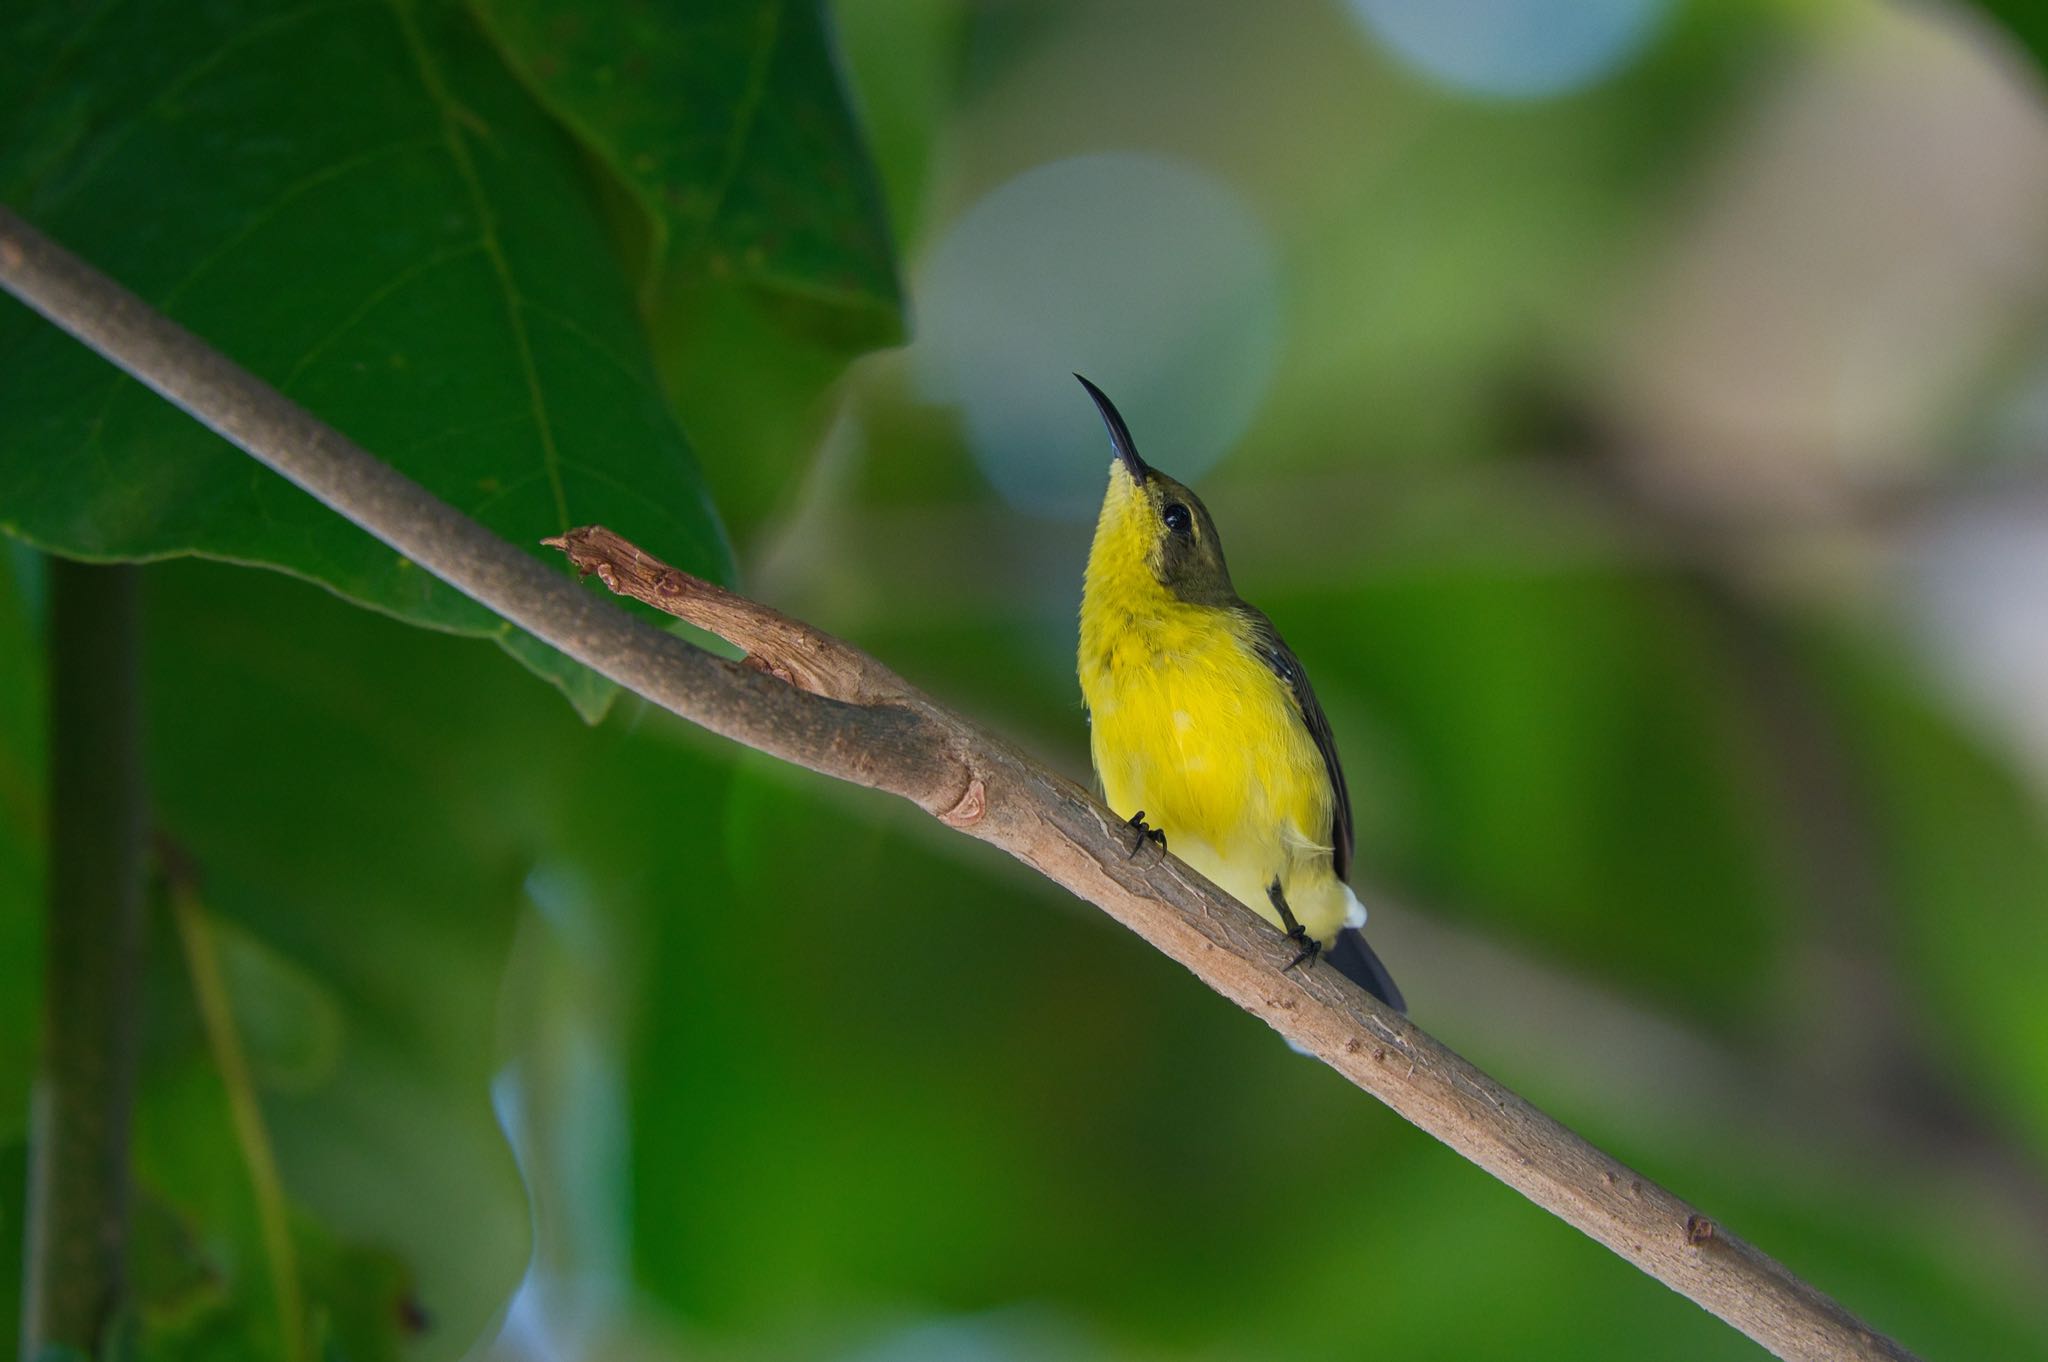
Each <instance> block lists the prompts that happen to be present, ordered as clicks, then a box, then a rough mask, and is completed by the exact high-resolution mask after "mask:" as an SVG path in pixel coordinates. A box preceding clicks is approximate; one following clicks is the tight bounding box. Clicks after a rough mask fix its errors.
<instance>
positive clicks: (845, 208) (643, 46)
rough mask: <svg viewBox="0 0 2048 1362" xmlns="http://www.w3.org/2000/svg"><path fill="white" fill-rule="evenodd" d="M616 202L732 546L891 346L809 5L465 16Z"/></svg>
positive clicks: (503, 5) (834, 90)
mask: <svg viewBox="0 0 2048 1362" xmlns="http://www.w3.org/2000/svg"><path fill="white" fill-rule="evenodd" d="M474 8H475V9H476V11H477V13H478V15H479V17H480V18H481V19H482V21H483V23H484V26H485V28H486V29H488V30H489V31H490V32H491V34H492V35H493V37H494V38H495V39H496V40H497V42H498V45H499V47H500V50H501V51H502V52H503V53H504V55H505V57H506V59H507V61H508V62H509V63H510V64H511V66H512V67H513V69H514V70H515V71H517V72H519V74H520V75H521V76H522V77H524V78H525V80H526V81H527V83H528V85H529V86H530V87H531V88H532V89H533V90H534V91H535V92H536V94H538V96H539V97H540V99H541V100H542V102H543V103H545V104H546V105H547V106H548V107H549V108H550V109H552V110H553V111H554V112H555V113H556V114H558V115H559V116H560V117H561V119H562V120H563V122H564V123H565V124H567V125H568V126H569V127H571V128H572V129H574V130H575V131H576V132H577V134H578V135H579V136H580V137H582V138H583V139H584V141H585V142H586V143H587V144H588V145H589V146H590V147H591V148H592V149H593V150H594V151H595V153H596V154H597V156H598V158H599V159H600V160H601V161H602V163H603V164H604V165H605V166H606V167H607V168H608V169H610V170H611V171H612V172H613V173H614V174H615V175H616V176H617V177H618V180H619V182H620V183H621V184H623V185H625V186H626V187H627V189H628V191H629V193H630V197H631V201H632V203H633V204H634V205H636V206H637V208H638V209H639V212H638V214H637V219H638V221H639V222H640V223H642V224H644V225H645V231H644V233H639V234H636V235H644V236H645V238H646V242H647V245H648V248H649V249H648V250H647V253H646V254H647V260H646V265H645V282H644V289H645V291H644V294H643V297H644V299H645V301H646V303H647V311H648V316H649V322H650V326H651V329H652V332H653V336H654V343H655V353H656V361H657V364H658V365H659V368H660V371H661V376H662V381H663V383H664V385H665V386H666V388H667V389H668V391H669V392H670V393H671V394H672V395H673V396H674V398H675V400H676V402H677V404H678V405H679V407H680V409H681V410H682V411H683V412H684V413H685V415H686V418H687V420H688V422H689V428H690V436H691V439H692V440H693V442H695V444H696V446H697V448H698V449H699V450H700V451H702V452H703V454H704V455H705V465H706V467H705V477H706V480H707V481H708V482H709V484H710V486H711V489H712V491H713V493H714V494H715V496H716V500H717V503H718V506H719V510H720V512H721V513H722V515H723V516H724V517H725V519H726V522H727V524H728V525H730V526H731V527H732V529H733V533H734V535H735V537H736V538H737V539H738V540H739V542H740V543H741V544H742V545H745V544H747V542H748V538H749V534H750V531H751V530H752V529H753V528H754V527H755V526H757V525H758V524H759V523H761V522H762V521H763V520H765V519H767V518H769V517H771V516H772V515H773V514H775V513H776V512H778V511H782V510H784V509H786V508H787V507H788V505H789V502H790V498H791V495H792V493H793V491H794V489H795V488H796V487H797V486H798V484H799V477H798V470H799V469H801V468H802V467H803V465H804V464H805V462H806V461H807V460H809V459H810V458H811V457H812V455H813V452H814V451H815V450H816V448H817V445H818V439H819V436H820V434H821V432H822V430H823V427H824V422H825V420H826V419H827V415H828V413H827V410H826V407H827V404H826V403H825V402H824V401H823V400H821V399H822V398H823V397H824V395H825V394H826V392H827V390H828V389H829V387H830V385H831V384H833V383H834V382H835V381H836V380H837V379H838V378H839V376H840V375H841V373H843V372H844V370H845V367H846V362H847V359H848V357H849V355H850V354H852V353H856V352H858V351H861V350H865V349H868V348H870V347H872V346H875V345H880V344H886V343H889V342H892V341H895V340H897V339H899V338H900V336H901V333H902V297H901V289H900V286H899V284H898V281H897V278H896V271H895V264H894V259H893V253H892V250H891V246H890V233H889V228H888V224H887V221H886V219H885V215H884V212H883V209H882V205H881V194H880V190H879V188H878V187H877V185H876V184H875V182H874V176H873V174H872V173H871V171H870V169H869V166H868V162H867V159H866V157H865V155H864V154H863V153H862V150H861V141H860V133H859V130H858V129H857V128H856V127H855V126H854V122H853V119H852V117H851V114H850V111H849V108H848V102H847V99H846V96H845V94H844V93H843V92H842V90H841V88H840V75H839V71H838V69H837V67H836V66H835V64H834V62H833V60H832V54H831V50H830V45H829V44H830V36H831V35H830V34H829V32H828V25H827V22H826V18H825V15H824V14H823V12H822V8H821V6H820V5H818V4H817V3H816V0H761V2H760V3H723V4H708V5H707V4H683V3H679V2H678V0H666V2H665V3H656V4H627V3H617V2H616V0H613V2H611V3H601V4H588V3H578V2H577V0H474Z"/></svg>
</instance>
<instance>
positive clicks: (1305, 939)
mask: <svg viewBox="0 0 2048 1362" xmlns="http://www.w3.org/2000/svg"><path fill="white" fill-rule="evenodd" d="M1266 897H1267V898H1269V899H1271V900H1272V901H1273V907H1274V909H1275V910H1276V911H1278V912H1279V914H1280V922H1281V925H1282V926H1284V927H1286V928H1287V939H1288V940H1289V941H1292V942H1293V943H1294V944H1295V945H1297V946H1299V947H1301V953H1300V954H1299V955H1297V956H1295V957H1294V958H1293V959H1292V960H1289V961H1288V962H1287V967H1286V969H1283V970H1281V971H1280V972H1281V973H1282V974H1285V973H1287V972H1288V971H1289V970H1292V969H1293V968H1294V967H1295V966H1296V965H1299V964H1304V963H1306V964H1308V965H1311V966H1313V965H1314V964H1315V962H1316V957H1317V956H1318V955H1320V954H1322V951H1323V943H1322V942H1320V941H1318V940H1316V939H1315V938H1314V937H1312V936H1310V935H1309V934H1308V931H1307V929H1306V928H1304V927H1303V926H1302V925H1301V923H1299V922H1297V921H1296V920H1295V917H1294V910H1293V909H1292V908H1289V907H1288V906H1287V896H1286V895H1285V894H1283V893H1281V892H1280V881H1278V880H1274V881H1273V882H1272V883H1271V884H1269V885H1267V886H1266Z"/></svg>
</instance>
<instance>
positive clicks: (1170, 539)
mask: <svg viewBox="0 0 2048 1362" xmlns="http://www.w3.org/2000/svg"><path fill="white" fill-rule="evenodd" d="M1074 377H1075V378H1080V379H1081V386H1082V387H1084V388H1086V389H1087V390H1088V395H1089V396H1090V397H1092V398H1094V399H1095V406H1096V409H1097V410H1098V411H1100V412H1101V413H1102V423H1103V424H1104V425H1105V426H1108V427H1109V443H1110V448H1111V449H1112V450H1114V451H1115V453H1116V459H1115V461H1114V462H1113V463H1111V464H1110V466H1109V490H1108V491H1107V492H1106V493H1105V494H1104V495H1103V498H1102V515H1101V517H1100V518H1099V519H1098V520H1097V521H1096V523H1095V547H1094V549H1093V550H1092V551H1091V553H1090V566H1089V571H1090V572H1091V574H1092V573H1094V572H1095V571H1096V570H1097V563H1098V562H1100V564H1101V566H1102V568H1104V569H1110V568H1114V567H1128V566H1131V565H1134V564H1136V563H1139V562H1142V563H1143V565H1144V566H1145V567H1146V568H1147V569H1149V570H1150V572H1151V574H1152V576H1153V578H1154V579H1155V580H1157V581H1158V583H1159V584H1160V585H1161V586H1163V587H1165V588H1166V589H1167V591H1168V592H1170V593H1171V594H1173V595H1174V596H1175V597H1177V598H1179V599H1180V600H1183V601H1188V602H1191V603H1193V604H1198V605H1223V604H1227V603H1229V602H1231V601H1234V600H1235V599H1236V598H1237V593H1236V592H1235V591H1233V590H1232V589H1231V585H1230V569H1229V567H1228V566H1227V565H1226V564H1225V563H1224V561H1223V540H1222V539H1221V538H1220V537H1219V536H1218V535H1217V533H1216V522H1215V521H1213V520H1211V519H1210V518H1209V508H1208V507H1206V506H1204V505H1202V499H1201V498H1200V497H1198V496H1196V495H1195V494H1194V493H1193V492H1192V491H1190V490H1188V488H1186V487H1184V486H1182V485H1181V484H1180V483H1178V482H1175V481H1174V480H1173V479H1172V478H1169V477H1167V476H1166V474H1164V473H1162V472H1160V471H1159V470H1158V469H1156V468H1154V467H1152V466H1151V465H1150V464H1148V463H1146V462H1145V461H1144V460H1143V459H1141V458H1139V457H1138V446H1137V444H1136V442H1135V441H1133V440H1132V439H1131V431H1130V427H1128V426H1126V425H1125V424H1124V418H1123V416H1122V415H1121V414H1120V413H1119V412H1118V411H1117V409H1116V404H1115V403H1113V402H1111V401H1110V400H1109V398H1108V397H1107V396H1105V395H1104V393H1103V391H1102V389H1100V388H1098V387H1096V386H1095V385H1094V384H1093V383H1090V382H1089V381H1088V380H1087V379H1085V378H1081V376H1080V375H1079V374H1075V375H1074Z"/></svg>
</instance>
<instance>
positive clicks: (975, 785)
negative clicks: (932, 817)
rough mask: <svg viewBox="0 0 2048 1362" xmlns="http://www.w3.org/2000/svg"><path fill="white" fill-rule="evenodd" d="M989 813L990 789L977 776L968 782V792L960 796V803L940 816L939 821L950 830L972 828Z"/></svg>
mask: <svg viewBox="0 0 2048 1362" xmlns="http://www.w3.org/2000/svg"><path fill="white" fill-rule="evenodd" d="M987 812H988V787H987V786H986V785H984V784H982V783H981V777H980V776H976V777H974V778H973V779H972V780H970V781H968V782H967V792H966V793H965V794H963V795H961V796H960V802H959V803H957V804H955V805H954V806H953V807H952V808H950V809H947V810H946V811H945V812H944V813H942V814H940V815H939V821H940V822H941V823H944V824H945V825H946V826H947V827H949V828H971V827H973V826H974V825H975V824H976V823H979V822H980V821H981V816H982V815H983V814H985V813H987Z"/></svg>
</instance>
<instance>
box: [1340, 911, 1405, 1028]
mask: <svg viewBox="0 0 2048 1362" xmlns="http://www.w3.org/2000/svg"><path fill="white" fill-rule="evenodd" d="M1323 959H1325V960H1327V961H1329V962H1330V963H1331V964H1332V965H1335V966H1336V967H1337V972H1338V973H1339V974H1341V975H1343V976H1344V977H1345V978H1346V979H1349V980H1350V981H1351V982H1352V983H1354V984H1357V985H1358V986H1359V987H1360V988H1362V989H1364V990H1365V991H1366V992H1367V993H1370V994H1372V996H1373V997H1375V998H1378V999H1379V1000H1380V1001H1381V1002H1383V1003H1385V1004H1386V1005H1387V1006H1388V1007H1391V1008H1393V1009H1394V1010H1395V1011H1396V1012H1399V1013H1401V1014H1402V1015H1403V1016H1406V1015H1407V1012H1408V1002H1407V1000H1406V999H1405V998H1403V997H1402V996H1401V990H1400V989H1399V988H1397V987H1395V985H1394V976H1393V975H1391V974H1388V973H1387V967H1386V966H1385V965H1382V964H1381V963H1380V958H1379V957H1378V956H1377V955H1374V954H1373V952H1372V947H1370V946H1368V945H1366V944H1365V933H1364V932H1361V931H1359V930H1358V929H1357V928H1356V927H1346V928H1345V929H1344V930H1343V931H1341V932H1339V933H1337V939H1336V940H1335V941H1332V942H1331V943H1330V948H1329V949H1328V950H1326V951H1325V952H1323Z"/></svg>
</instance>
